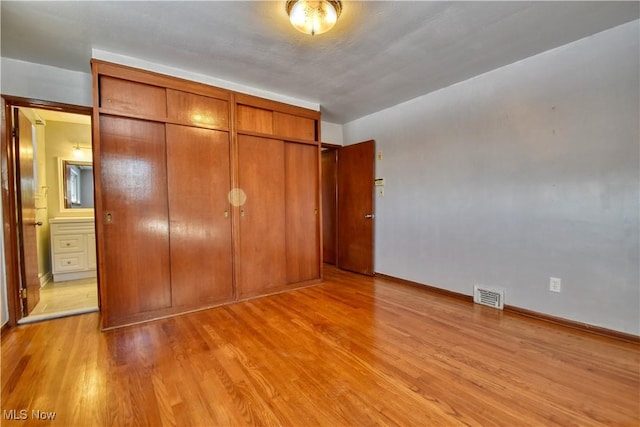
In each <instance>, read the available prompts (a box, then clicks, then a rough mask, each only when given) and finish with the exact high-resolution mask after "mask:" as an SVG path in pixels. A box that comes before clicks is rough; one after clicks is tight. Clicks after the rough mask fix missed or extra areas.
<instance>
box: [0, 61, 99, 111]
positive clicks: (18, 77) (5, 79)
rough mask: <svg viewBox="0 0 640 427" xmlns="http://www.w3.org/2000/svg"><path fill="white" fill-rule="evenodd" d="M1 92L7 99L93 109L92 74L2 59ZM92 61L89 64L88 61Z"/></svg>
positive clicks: (0, 63)
mask: <svg viewBox="0 0 640 427" xmlns="http://www.w3.org/2000/svg"><path fill="white" fill-rule="evenodd" d="M0 61H1V62H0V65H1V66H2V78H1V80H0V89H1V91H2V93H3V94H5V95H13V96H21V97H24V98H34V99H39V100H44V101H55V102H61V103H64V104H73V105H82V106H91V105H93V100H92V92H91V74H89V73H81V72H78V71H70V70H64V69H62V68H56V67H50V66H48V65H41V64H35V63H33V62H26V61H19V60H16V59H11V58H2V59H1V60H0ZM87 61H88V60H87Z"/></svg>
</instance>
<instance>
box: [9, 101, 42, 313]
mask: <svg viewBox="0 0 640 427" xmlns="http://www.w3.org/2000/svg"><path fill="white" fill-rule="evenodd" d="M14 123H17V125H18V128H17V133H16V144H17V152H18V153H19V154H18V155H19V167H18V183H19V190H18V192H17V193H18V194H17V195H18V222H19V232H20V235H19V239H20V258H21V261H22V262H21V263H20V269H21V275H22V289H25V288H26V290H27V295H26V299H23V304H24V305H23V310H24V313H25V315H27V314H29V313H31V311H32V310H33V308H34V307H35V306H36V304H38V302H39V301H40V279H39V278H38V246H37V245H38V243H37V236H36V227H37V223H36V203H35V187H36V183H35V176H34V170H33V169H34V165H33V161H34V146H33V132H32V129H31V122H30V121H29V119H27V117H26V116H25V115H24V113H23V112H22V111H20V110H19V109H16V110H15V115H14Z"/></svg>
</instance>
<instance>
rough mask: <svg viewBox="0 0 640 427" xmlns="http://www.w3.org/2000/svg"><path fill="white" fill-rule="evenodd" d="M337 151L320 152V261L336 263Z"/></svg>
mask: <svg viewBox="0 0 640 427" xmlns="http://www.w3.org/2000/svg"><path fill="white" fill-rule="evenodd" d="M337 154H338V150H334V149H332V150H326V151H323V152H322V260H323V261H324V262H326V263H329V264H335V263H336V232H337V230H336V225H337V224H336V222H337V221H336V202H337V200H336V197H337V179H338V163H337Z"/></svg>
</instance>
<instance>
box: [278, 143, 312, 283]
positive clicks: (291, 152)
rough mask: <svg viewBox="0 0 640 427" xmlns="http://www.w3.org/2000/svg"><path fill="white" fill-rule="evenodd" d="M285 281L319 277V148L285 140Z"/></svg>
mask: <svg viewBox="0 0 640 427" xmlns="http://www.w3.org/2000/svg"><path fill="white" fill-rule="evenodd" d="M285 194H286V209H285V210H286V213H285V215H286V242H287V243H286V259H287V282H288V283H296V282H302V281H305V280H312V279H318V278H319V277H320V253H319V251H320V249H319V248H320V244H319V239H320V236H319V230H318V217H319V215H318V147H317V146H313V145H305V144H294V143H285Z"/></svg>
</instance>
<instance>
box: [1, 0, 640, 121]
mask: <svg viewBox="0 0 640 427" xmlns="http://www.w3.org/2000/svg"><path fill="white" fill-rule="evenodd" d="M284 3H285V1H284V0H281V1H227V2H221V1H195V2H186V1H160V2H147V1H135V2H120V1H81V2H76V1H72V2H66V1H61V2H59V1H56V2H23V1H6V0H2V1H1V2H0V7H1V18H2V56H3V57H9V58H14V59H20V60H25V61H30V62H37V63H41V64H46V65H52V66H56V67H61V68H66V69H71V70H76V71H84V72H89V71H90V67H89V60H90V58H91V50H92V48H95V49H100V50H104V51H108V52H113V53H117V54H120V55H126V56H132V57H135V58H139V59H142V60H145V61H150V62H154V63H158V64H162V65H167V66H171V67H175V68H180V69H184V70H188V71H192V72H197V73H201V74H205V75H209V76H212V77H216V78H219V79H224V80H228V81H232V82H235V83H240V84H243V85H247V86H251V87H255V88H259V89H262V90H267V91H271V92H276V93H279V94H282V95H287V96H291V97H295V98H299V99H302V100H306V101H310V102H313V103H318V104H320V105H321V108H322V113H323V120H326V121H330V122H335V123H345V122H348V121H351V120H353V119H356V118H358V117H362V116H364V115H367V114H370V113H373V112H375V111H379V110H381V109H384V108H386V107H390V106H392V105H395V104H398V103H400V102H403V101H406V100H409V99H411V98H415V97H416V96H419V95H422V94H425V93H429V92H432V91H435V90H438V89H440V88H442V87H446V86H449V85H451V84H454V83H456V82H460V81H463V80H465V79H468V78H470V77H473V76H476V75H479V74H482V73H484V72H487V71H490V70H492V69H495V68H498V67H501V66H503V65H506V64H510V63H513V62H516V61H518V60H520V59H524V58H527V57H529V56H532V55H535V54H537V53H540V52H544V51H546V50H549V49H553V48H555V47H558V46H562V45H564V44H567V43H569V42H572V41H575V40H577V39H580V38H583V37H586V36H589V35H591V34H594V33H597V32H600V31H603V30H605V29H608V28H611V27H614V26H617V25H620V24H623V23H625V22H628V21H632V20H636V19H639V17H640V14H639V3H638V2H636V1H631V2H609V1H605V2H593V1H588V2H574V1H571V2H524V1H515V2H479V1H475V2H427V1H411V2H399V1H366V2H355V1H348V0H347V1H343V12H342V15H341V17H340V19H339V20H338V23H337V24H336V26H335V27H334V29H333V30H331V31H330V32H328V33H326V34H322V35H319V36H314V37H312V36H307V35H304V34H302V33H299V32H297V31H296V30H295V29H294V28H293V27H291V25H290V24H289V23H288V20H287V16H286V13H285V11H284Z"/></svg>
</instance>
